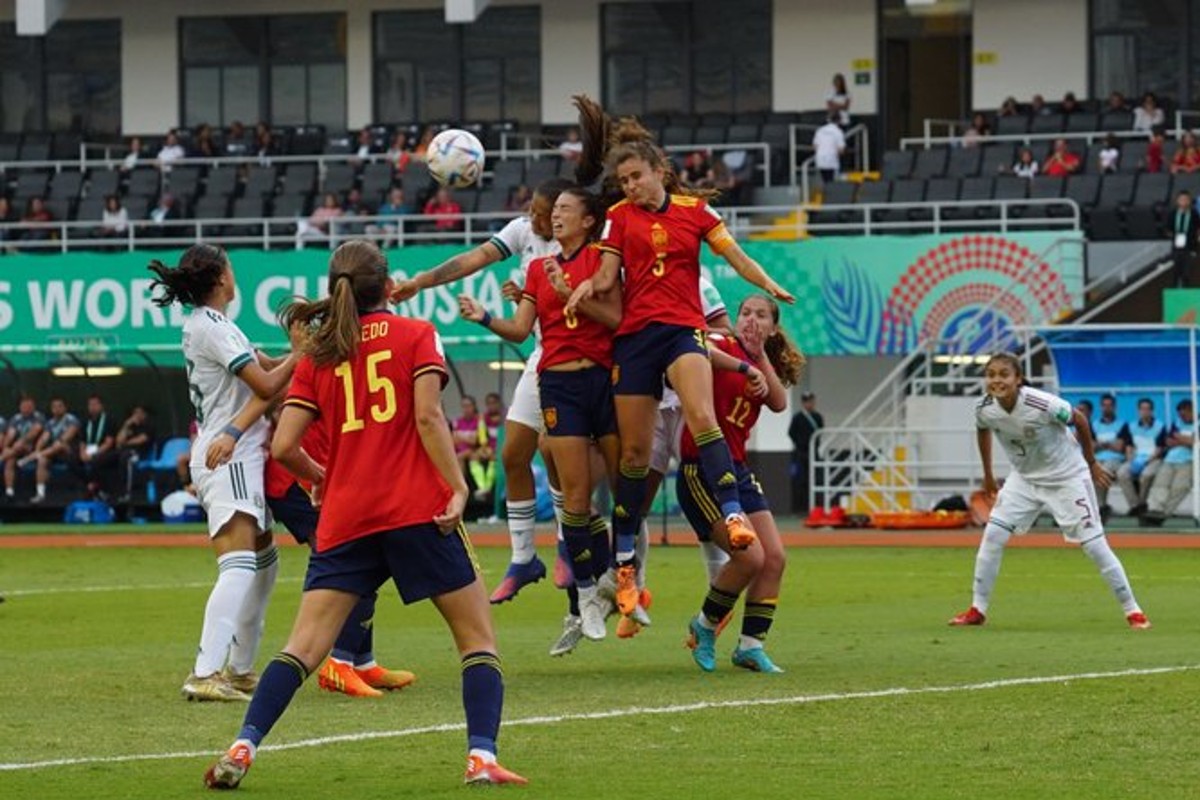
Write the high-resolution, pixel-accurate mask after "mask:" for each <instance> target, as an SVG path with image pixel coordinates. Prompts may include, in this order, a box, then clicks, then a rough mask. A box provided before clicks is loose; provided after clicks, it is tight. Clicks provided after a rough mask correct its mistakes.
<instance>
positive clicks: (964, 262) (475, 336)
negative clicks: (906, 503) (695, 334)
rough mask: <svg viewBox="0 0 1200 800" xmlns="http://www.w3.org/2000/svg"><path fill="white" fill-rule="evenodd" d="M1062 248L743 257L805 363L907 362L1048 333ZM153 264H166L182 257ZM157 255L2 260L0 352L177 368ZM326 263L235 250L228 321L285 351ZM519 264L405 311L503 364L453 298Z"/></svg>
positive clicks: (426, 255)
mask: <svg viewBox="0 0 1200 800" xmlns="http://www.w3.org/2000/svg"><path fill="white" fill-rule="evenodd" d="M1076 236H1078V235H1076ZM1063 240H1064V234H1063V233H1061V232H1054V233H1022V234H1004V235H1001V234H966V235H961V236H877V237H869V238H868V237H861V238H824V239H808V240H804V241H798V242H747V243H746V244H745V249H746V250H747V252H748V253H749V254H750V255H751V256H752V257H754V258H755V259H757V260H758V261H759V263H761V264H762V265H763V267H764V268H765V269H766V270H767V271H768V272H769V273H771V274H772V275H773V276H774V277H775V278H776V279H777V280H778V281H779V282H780V283H782V284H783V285H785V286H786V287H788V289H789V290H791V291H792V293H793V294H795V295H796V298H797V301H796V304H795V306H793V307H791V308H787V309H785V311H784V316H783V319H782V322H783V324H784V326H785V327H786V328H787V329H788V330H789V332H790V333H791V334H792V336H793V337H794V338H795V339H796V341H797V343H798V344H800V346H801V347H802V348H803V349H804V350H805V351H806V352H808V353H809V354H810V355H871V354H896V353H903V352H907V351H908V350H909V349H911V348H912V347H914V346H915V345H916V343H917V341H918V340H919V339H922V338H925V337H929V336H936V337H949V336H952V335H954V334H955V333H956V332H957V331H958V330H959V326H961V325H962V324H963V323H964V322H966V321H967V320H970V319H972V318H974V317H976V316H977V315H978V313H979V311H980V309H984V308H986V309H987V312H986V313H987V314H988V315H990V317H989V322H991V321H996V322H999V323H1000V324H1001V325H1021V324H1036V323H1042V322H1044V321H1046V320H1053V319H1056V318H1057V317H1058V316H1059V315H1061V314H1062V313H1064V312H1066V311H1068V310H1070V309H1072V308H1078V307H1079V305H1080V302H1081V293H1082V288H1083V255H1082V254H1083V247H1082V238H1081V237H1079V238H1078V239H1077V241H1078V243H1079V246H1078V247H1070V246H1064V244H1063ZM462 250H463V248H462V247H461V246H459V245H429V246H419V247H417V246H414V247H408V248H404V249H403V250H394V251H389V253H388V257H389V259H390V261H391V264H392V268H393V269H394V274H395V276H396V277H398V278H399V277H404V276H407V275H411V274H414V273H416V272H418V271H420V270H423V269H426V268H428V267H430V266H433V265H435V264H438V263H440V262H441V261H443V260H445V259H446V258H449V257H450V256H452V255H455V254H457V253H460V252H462ZM157 255H158V257H160V258H163V259H164V260H166V261H169V262H170V261H173V260H174V259H176V258H177V257H178V255H179V254H178V252H169V253H165V254H157ZM152 256H153V254H148V253H145V252H137V253H113V254H109V253H95V254H92V253H86V254H84V253H68V254H63V255H54V256H50V255H12V256H8V257H5V258H4V259H3V261H2V262H0V263H2V264H3V268H2V269H0V354H3V355H4V356H5V357H7V358H8V359H10V360H11V361H13V362H14V363H16V365H17V366H20V367H36V366H45V365H46V364H47V363H58V362H61V361H62V360H63V359H64V358H65V357H71V358H74V359H77V360H78V359H82V360H87V361H91V362H94V363H95V362H100V361H104V360H119V361H121V362H124V363H127V364H134V363H137V361H136V359H137V358H142V359H143V360H144V359H145V358H146V357H149V358H151V359H152V360H153V361H154V362H155V363H158V364H179V363H180V357H179V351H178V347H179V340H180V334H179V329H180V327H181V326H182V324H183V320H184V312H183V310H182V309H180V308H178V307H173V308H170V309H161V308H159V307H158V306H156V305H154V304H153V303H152V302H151V292H150V281H151V275H150V273H149V272H147V270H146V264H147V262H148V261H149V259H150V258H151V257H152ZM328 258H329V253H328V251H322V250H300V251H280V252H266V251H258V250H240V251H235V252H233V253H232V254H231V259H232V261H233V266H234V273H235V276H236V278H237V283H238V288H239V295H238V299H237V300H236V301H235V303H234V305H233V306H232V307H231V308H230V314H231V316H232V317H233V318H234V319H235V320H236V322H237V323H238V325H239V326H241V328H242V330H244V331H245V332H246V335H247V336H249V337H250V339H251V340H252V341H254V342H256V343H257V344H259V345H260V346H263V347H265V348H268V349H269V348H278V347H280V346H282V345H283V344H284V342H285V337H284V335H283V333H282V331H280V330H279V328H278V326H277V324H276V321H275V315H276V311H277V310H278V308H279V306H280V305H281V304H282V303H283V302H285V301H286V300H287V299H288V298H289V297H291V296H293V295H303V296H321V295H323V294H324V293H325V275H326V270H327V266H328ZM517 267H518V263H517V261H516V259H510V260H509V261H507V262H504V263H502V264H499V265H496V266H494V267H492V268H490V269H488V270H485V271H484V272H481V273H479V274H477V275H473V276H471V277H469V278H467V279H465V280H463V281H460V282H458V283H456V284H451V285H448V286H443V287H439V288H437V289H434V290H431V291H428V292H423V293H421V294H420V295H418V296H417V297H414V298H413V299H411V300H409V301H408V302H406V303H403V304H401V306H400V307H399V308H398V311H399V312H400V313H402V314H406V315H409V316H414V317H418V318H420V319H425V320H429V321H430V322H432V323H434V324H435V325H436V326H437V327H438V329H439V331H440V332H441V334H442V336H443V337H444V338H445V339H446V342H447V345H448V347H449V348H450V353H451V355H452V357H454V358H456V359H459V360H476V359H489V360H490V359H495V358H497V357H502V356H501V355H500V354H501V353H502V352H503V351H502V350H501V348H500V346H499V345H498V344H496V343H495V340H494V337H491V336H490V335H487V334H485V332H484V331H483V330H482V329H481V328H479V327H478V326H476V325H473V324H471V323H468V322H464V321H463V320H462V319H460V318H459V316H458V307H457V303H456V300H455V298H456V296H457V295H458V294H459V293H466V294H470V295H472V296H474V297H476V298H477V299H479V300H480V302H482V303H483V304H484V305H485V306H486V307H487V308H488V310H489V311H491V313H492V314H493V315H507V314H509V313H511V307H510V306H508V304H507V303H506V302H505V301H504V300H503V298H502V297H501V294H500V285H501V283H502V282H503V281H504V280H506V279H508V278H509V277H514V276H515V273H516V271H517ZM703 267H704V271H705V273H706V274H707V275H708V276H709V277H710V278H711V279H712V280H713V282H714V284H715V285H716V286H717V289H718V290H719V291H720V292H721V294H722V296H723V297H724V299H725V302H726V303H727V304H728V305H729V306H730V307H731V309H732V308H735V307H736V304H737V303H738V302H739V301H740V300H741V299H742V298H743V297H745V296H746V295H747V294H748V293H750V291H752V287H751V286H749V285H748V284H746V283H745V282H744V281H742V280H741V279H740V278H739V277H738V276H737V275H736V274H735V273H734V272H733V270H731V269H730V268H729V267H728V266H727V265H726V264H725V263H724V262H723V261H722V260H721V259H719V258H717V257H715V256H713V255H712V254H711V253H708V252H706V253H705V254H704V260H703ZM483 342H489V343H488V344H482V343H483ZM138 351H140V352H141V353H142V354H144V355H142V356H138V355H137V353H138ZM527 351H528V348H526V349H525V352H527ZM507 352H509V353H510V354H512V357H515V354H513V353H512V350H511V349H509V350H507ZM131 357H135V358H134V360H132V361H131V360H130V359H131Z"/></svg>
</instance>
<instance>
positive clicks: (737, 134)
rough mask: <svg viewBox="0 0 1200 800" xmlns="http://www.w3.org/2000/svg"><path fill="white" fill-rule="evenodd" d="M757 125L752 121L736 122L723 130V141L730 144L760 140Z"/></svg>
mask: <svg viewBox="0 0 1200 800" xmlns="http://www.w3.org/2000/svg"><path fill="white" fill-rule="evenodd" d="M758 130H759V126H758V125H757V124H754V123H745V122H737V123H734V124H732V125H730V126H729V127H728V128H727V129H726V131H725V141H727V142H729V143H731V144H749V143H752V142H757V141H760V139H759V136H758Z"/></svg>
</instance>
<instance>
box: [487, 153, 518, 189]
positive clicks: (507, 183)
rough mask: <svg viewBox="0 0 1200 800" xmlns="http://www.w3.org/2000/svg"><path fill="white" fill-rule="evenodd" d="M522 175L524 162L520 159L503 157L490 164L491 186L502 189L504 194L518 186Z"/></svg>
mask: <svg viewBox="0 0 1200 800" xmlns="http://www.w3.org/2000/svg"><path fill="white" fill-rule="evenodd" d="M524 176H525V164H524V163H522V162H521V161H520V159H515V158H512V159H505V160H503V161H497V162H496V163H495V164H493V165H492V186H493V187H495V188H497V189H503V190H504V192H505V194H507V193H508V190H510V189H514V188H516V187H517V186H520V185H521V179H522V178H523V177H524Z"/></svg>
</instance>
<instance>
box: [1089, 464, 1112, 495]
mask: <svg viewBox="0 0 1200 800" xmlns="http://www.w3.org/2000/svg"><path fill="white" fill-rule="evenodd" d="M1088 471H1090V472H1091V473H1092V480H1093V481H1094V482H1095V484H1096V485H1097V486H1099V487H1100V488H1101V489H1107V488H1108V487H1109V486H1112V478H1111V477H1110V476H1109V474H1108V473H1107V472H1105V470H1104V467H1102V466H1101V465H1100V462H1099V461H1093V462H1092V465H1091V466H1090V467H1088Z"/></svg>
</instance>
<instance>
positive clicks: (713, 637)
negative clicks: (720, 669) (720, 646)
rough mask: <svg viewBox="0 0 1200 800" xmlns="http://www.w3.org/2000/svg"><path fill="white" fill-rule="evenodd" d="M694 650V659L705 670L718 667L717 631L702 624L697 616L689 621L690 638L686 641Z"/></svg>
mask: <svg viewBox="0 0 1200 800" xmlns="http://www.w3.org/2000/svg"><path fill="white" fill-rule="evenodd" d="M684 644H685V645H687V647H688V649H689V650H691V651H692V660H693V661H695V662H696V665H697V666H698V667H700V669H702V670H704V671H705V672H712V671H713V670H715V669H716V668H717V649H716V647H717V632H716V631H714V630H712V629H711V628H706V627H704V626H703V625H701V624H700V622H699V619H698V618H697V617H692V621H691V622H689V623H688V638H687V641H686V642H684Z"/></svg>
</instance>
